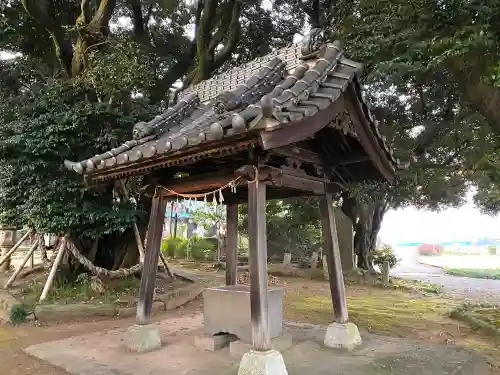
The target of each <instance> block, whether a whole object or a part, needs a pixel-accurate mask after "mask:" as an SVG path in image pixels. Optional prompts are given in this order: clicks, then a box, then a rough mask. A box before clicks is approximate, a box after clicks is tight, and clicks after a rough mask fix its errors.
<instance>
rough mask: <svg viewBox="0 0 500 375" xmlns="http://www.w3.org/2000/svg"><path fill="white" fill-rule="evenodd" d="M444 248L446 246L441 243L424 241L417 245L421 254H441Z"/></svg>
mask: <svg viewBox="0 0 500 375" xmlns="http://www.w3.org/2000/svg"><path fill="white" fill-rule="evenodd" d="M443 250H444V247H443V246H442V245H439V244H433V243H423V244H421V245H420V246H418V247H417V251H418V253H419V254H421V255H436V254H441V253H442V252H443Z"/></svg>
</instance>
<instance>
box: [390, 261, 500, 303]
mask: <svg viewBox="0 0 500 375" xmlns="http://www.w3.org/2000/svg"><path fill="white" fill-rule="evenodd" d="M391 274H392V275H393V276H394V277H400V278H402V279H409V280H420V281H425V282H428V283H433V284H437V285H441V286H442V287H443V290H444V291H445V292H446V293H448V294H450V295H451V296H452V297H454V298H457V299H462V300H466V301H470V302H472V303H488V304H499V305H500V280H485V279H472V278H469V277H458V276H450V275H446V274H445V273H444V271H443V270H442V269H440V268H438V267H433V266H427V265H423V264H419V263H414V262H402V263H400V264H398V265H397V266H396V267H394V268H393V270H392V271H391Z"/></svg>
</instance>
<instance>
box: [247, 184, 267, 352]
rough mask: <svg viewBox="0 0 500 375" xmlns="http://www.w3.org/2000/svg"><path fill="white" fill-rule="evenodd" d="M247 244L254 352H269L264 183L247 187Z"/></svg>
mask: <svg viewBox="0 0 500 375" xmlns="http://www.w3.org/2000/svg"><path fill="white" fill-rule="evenodd" d="M248 235H249V236H248V241H249V252H250V310H251V320H252V341H253V347H254V349H255V350H259V351H266V350H270V349H271V336H270V332H269V322H268V298H267V289H268V288H267V239H266V184H265V183H264V182H262V181H260V180H259V178H258V176H257V179H256V181H255V182H250V183H249V184H248Z"/></svg>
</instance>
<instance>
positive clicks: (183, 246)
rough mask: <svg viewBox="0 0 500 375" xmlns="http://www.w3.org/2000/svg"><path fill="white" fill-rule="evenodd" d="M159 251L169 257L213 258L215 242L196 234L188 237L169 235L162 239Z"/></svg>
mask: <svg viewBox="0 0 500 375" xmlns="http://www.w3.org/2000/svg"><path fill="white" fill-rule="evenodd" d="M161 251H162V252H163V253H164V254H165V255H167V256H169V257H171V258H177V259H188V258H189V259H191V260H196V261H199V260H214V259H215V256H214V255H215V252H216V251H217V242H216V241H210V240H209V239H207V238H203V237H198V236H192V237H190V238H188V239H183V238H179V237H177V238H173V237H169V238H164V239H163V240H162V244H161Z"/></svg>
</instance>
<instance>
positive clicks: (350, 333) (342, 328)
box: [324, 323, 361, 350]
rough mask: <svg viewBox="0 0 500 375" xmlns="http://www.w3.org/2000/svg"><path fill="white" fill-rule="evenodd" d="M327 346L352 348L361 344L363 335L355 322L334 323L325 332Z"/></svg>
mask: <svg viewBox="0 0 500 375" xmlns="http://www.w3.org/2000/svg"><path fill="white" fill-rule="evenodd" d="M324 343H325V346H328V347H330V348H339V349H347V350H352V349H354V348H355V347H356V346H359V345H361V336H360V335H359V330H358V327H357V326H356V324H354V323H332V324H330V325H329V326H328V328H327V330H326V334H325V341H324Z"/></svg>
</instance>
